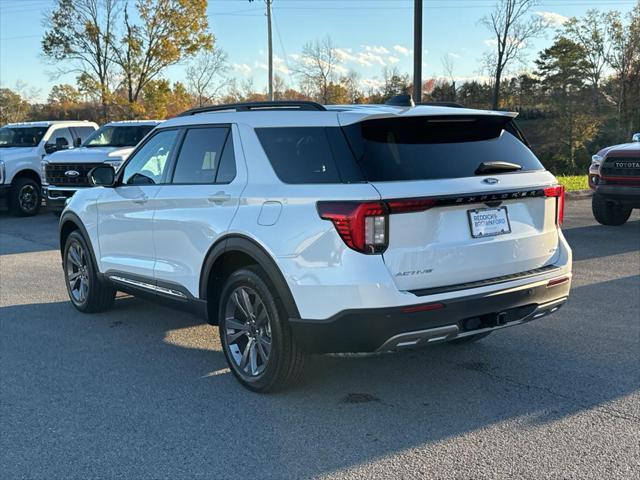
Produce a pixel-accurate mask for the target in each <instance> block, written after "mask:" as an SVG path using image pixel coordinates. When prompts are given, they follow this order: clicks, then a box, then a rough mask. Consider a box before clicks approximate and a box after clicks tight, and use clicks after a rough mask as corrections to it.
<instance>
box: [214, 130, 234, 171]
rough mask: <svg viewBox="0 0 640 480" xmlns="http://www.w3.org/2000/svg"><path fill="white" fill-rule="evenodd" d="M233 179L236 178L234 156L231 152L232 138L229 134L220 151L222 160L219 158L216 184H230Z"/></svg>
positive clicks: (232, 151)
mask: <svg viewBox="0 0 640 480" xmlns="http://www.w3.org/2000/svg"><path fill="white" fill-rule="evenodd" d="M234 178H236V155H235V152H234V150H233V138H232V135H231V133H229V135H228V136H227V143H225V145H224V150H223V151H222V158H220V166H219V167H218V174H217V175H216V183H231V181H232V180H233V179H234Z"/></svg>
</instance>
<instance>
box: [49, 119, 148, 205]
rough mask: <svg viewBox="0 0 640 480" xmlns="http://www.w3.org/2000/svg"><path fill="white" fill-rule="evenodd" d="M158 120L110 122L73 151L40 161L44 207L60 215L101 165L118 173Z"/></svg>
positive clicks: (85, 186)
mask: <svg viewBox="0 0 640 480" xmlns="http://www.w3.org/2000/svg"><path fill="white" fill-rule="evenodd" d="M159 123H160V121H159V120H136V121H123V122H111V123H107V124H106V125H103V126H102V127H100V129H98V130H96V131H95V132H93V133H92V135H90V136H89V137H88V138H87V139H86V140H85V141H84V143H83V144H82V145H81V146H80V148H76V149H74V150H72V151H61V152H56V153H54V154H52V155H49V156H47V157H45V159H44V160H43V161H42V171H43V172H44V175H45V179H46V182H45V185H44V188H43V190H44V195H45V197H46V201H47V208H48V209H49V210H51V211H52V212H54V213H60V212H61V211H62V209H63V208H64V204H65V202H66V200H67V198H69V197H71V195H73V194H74V193H75V192H76V190H78V189H79V188H87V187H89V186H90V185H89V177H88V176H87V174H88V173H89V171H90V170H91V169H92V168H94V167H96V166H98V165H102V164H105V163H107V164H109V165H113V167H114V168H115V169H116V170H117V169H118V167H119V166H120V165H121V164H122V162H123V161H124V160H126V159H127V157H128V156H129V154H130V153H131V152H132V151H133V149H134V147H135V146H136V145H137V144H138V143H139V142H140V140H142V139H143V138H144V137H145V135H146V134H147V133H149V132H150V131H151V130H153V128H154V127H155V126H156V125H158V124H159Z"/></svg>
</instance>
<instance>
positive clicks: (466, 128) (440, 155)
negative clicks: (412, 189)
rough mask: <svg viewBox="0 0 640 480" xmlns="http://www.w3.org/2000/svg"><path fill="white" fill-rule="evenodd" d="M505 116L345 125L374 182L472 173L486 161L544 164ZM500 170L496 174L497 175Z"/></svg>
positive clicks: (526, 166)
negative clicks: (512, 132) (514, 133)
mask: <svg viewBox="0 0 640 480" xmlns="http://www.w3.org/2000/svg"><path fill="white" fill-rule="evenodd" d="M507 121H508V119H505V118H504V117H488V116H487V117H460V118H451V117H447V118H438V117H411V118H393V119H378V120H369V121H365V122H361V123H357V124H354V125H349V126H347V127H344V129H343V130H344V132H345V134H346V136H347V139H348V140H349V143H350V145H351V147H352V149H353V153H354V155H355V157H356V161H357V163H358V164H359V165H360V168H361V169H362V171H363V174H364V176H365V178H366V179H367V180H368V181H371V182H386V181H401V180H431V179H439V178H460V177H472V176H474V175H475V174H476V170H477V169H478V166H479V165H480V164H481V163H483V162H485V163H486V162H509V163H515V164H517V165H520V166H521V167H522V169H521V170H518V171H530V170H542V169H544V167H543V166H542V164H541V163H540V162H539V161H538V159H537V158H536V157H535V155H534V154H533V153H532V152H531V150H529V148H527V146H526V145H524V143H523V142H522V141H521V140H520V139H518V138H516V137H515V136H514V135H512V134H511V133H509V132H508V131H507V129H508V130H510V131H514V130H512V128H511V127H510V126H509V125H508V124H507V123H506V122H507ZM498 173H499V172H496V173H492V175H495V174H498Z"/></svg>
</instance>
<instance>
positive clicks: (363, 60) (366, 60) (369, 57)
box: [355, 52, 386, 67]
mask: <svg viewBox="0 0 640 480" xmlns="http://www.w3.org/2000/svg"><path fill="white" fill-rule="evenodd" d="M355 61H356V62H357V63H359V64H360V65H363V66H365V67H371V66H373V64H374V63H377V64H378V65H380V66H381V67H384V66H385V65H386V63H385V61H384V58H383V57H382V56H381V55H376V54H375V53H372V52H359V53H358V56H357V57H356V59H355Z"/></svg>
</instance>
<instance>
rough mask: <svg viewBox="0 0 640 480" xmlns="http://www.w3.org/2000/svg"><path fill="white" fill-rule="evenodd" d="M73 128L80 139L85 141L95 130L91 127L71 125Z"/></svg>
mask: <svg viewBox="0 0 640 480" xmlns="http://www.w3.org/2000/svg"><path fill="white" fill-rule="evenodd" d="M73 130H74V132H75V134H76V136H77V137H78V138H80V140H81V141H83V142H84V141H85V140H86V139H87V137H88V136H89V135H91V134H92V133H93V132H95V131H96V129H95V128H93V127H73Z"/></svg>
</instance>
